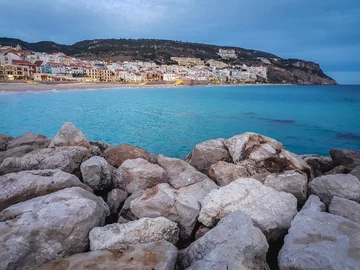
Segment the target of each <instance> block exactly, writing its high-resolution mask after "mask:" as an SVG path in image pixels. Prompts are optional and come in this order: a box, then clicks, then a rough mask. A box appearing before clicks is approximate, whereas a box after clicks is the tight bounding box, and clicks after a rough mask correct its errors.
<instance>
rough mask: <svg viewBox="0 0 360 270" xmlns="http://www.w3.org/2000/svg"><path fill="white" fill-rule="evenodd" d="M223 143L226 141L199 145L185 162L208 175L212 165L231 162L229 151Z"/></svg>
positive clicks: (220, 140) (206, 142)
mask: <svg viewBox="0 0 360 270" xmlns="http://www.w3.org/2000/svg"><path fill="white" fill-rule="evenodd" d="M223 142H224V139H217V140H208V141H205V142H202V143H199V144H197V145H195V147H194V149H193V150H192V152H191V153H190V154H189V155H188V156H187V157H186V158H185V161H186V162H188V163H189V164H190V165H191V166H193V167H194V168H196V169H197V170H198V171H200V172H202V173H204V174H206V175H207V174H208V173H209V169H210V166H211V165H212V164H215V163H217V162H219V161H226V162H230V161H231V157H230V154H229V151H228V150H227V148H226V147H225V145H224V143H223Z"/></svg>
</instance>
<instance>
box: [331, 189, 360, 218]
mask: <svg viewBox="0 0 360 270" xmlns="http://www.w3.org/2000/svg"><path fill="white" fill-rule="evenodd" d="M329 213H330V214H333V215H337V216H341V217H344V218H347V219H350V220H352V221H354V222H357V223H358V224H360V204H358V203H357V202H354V201H350V200H347V199H344V198H339V197H336V196H334V197H333V199H332V200H331V203H330V205H329Z"/></svg>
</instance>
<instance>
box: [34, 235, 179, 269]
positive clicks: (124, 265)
mask: <svg viewBox="0 0 360 270" xmlns="http://www.w3.org/2000/svg"><path fill="white" fill-rule="evenodd" d="M177 257H178V250H177V248H176V247H175V246H174V245H173V244H171V243H169V242H166V241H159V242H155V243H148V244H137V245H121V246H118V247H117V248H116V249H106V250H96V251H92V252H88V253H82V254H76V255H73V256H70V257H67V258H64V259H60V260H55V261H51V262H49V263H47V264H44V265H42V266H40V267H38V268H34V269H37V270H89V269H91V270H116V269H119V270H151V269H154V270H174V269H175V264H176V260H177Z"/></svg>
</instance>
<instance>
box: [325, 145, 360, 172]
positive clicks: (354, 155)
mask: <svg viewBox="0 0 360 270" xmlns="http://www.w3.org/2000/svg"><path fill="white" fill-rule="evenodd" d="M330 155H331V158H332V159H333V161H334V165H335V166H338V165H343V166H346V167H348V168H349V169H351V170H352V169H355V168H356V167H357V166H360V151H351V150H346V149H331V150H330Z"/></svg>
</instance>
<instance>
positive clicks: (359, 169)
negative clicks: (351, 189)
mask: <svg viewBox="0 0 360 270" xmlns="http://www.w3.org/2000/svg"><path fill="white" fill-rule="evenodd" d="M350 174H352V175H354V176H356V177H357V179H359V181H360V166H357V167H356V168H355V169H353V170H352V171H351V172H350Z"/></svg>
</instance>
